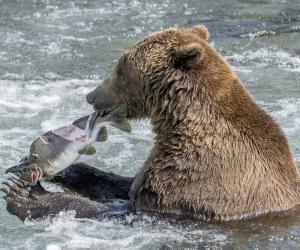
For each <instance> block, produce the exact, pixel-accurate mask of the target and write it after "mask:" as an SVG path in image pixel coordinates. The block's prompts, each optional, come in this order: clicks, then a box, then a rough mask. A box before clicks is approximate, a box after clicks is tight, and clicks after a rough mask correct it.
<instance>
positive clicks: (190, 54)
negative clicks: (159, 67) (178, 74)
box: [174, 43, 203, 71]
mask: <svg viewBox="0 0 300 250" xmlns="http://www.w3.org/2000/svg"><path fill="white" fill-rule="evenodd" d="M202 58H203V48H202V46H201V45H200V44H198V43H190V44H187V45H183V46H180V47H179V48H178V49H177V51H176V52H175V54H174V67H175V68H179V69H180V70H182V71H186V70H190V69H192V68H195V67H196V66H197V65H199V63H200V61H201V59H202Z"/></svg>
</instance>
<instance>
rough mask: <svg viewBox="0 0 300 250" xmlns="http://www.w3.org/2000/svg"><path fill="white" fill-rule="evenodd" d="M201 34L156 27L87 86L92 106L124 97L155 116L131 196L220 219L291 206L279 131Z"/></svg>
mask: <svg viewBox="0 0 300 250" xmlns="http://www.w3.org/2000/svg"><path fill="white" fill-rule="evenodd" d="M207 38H208V31H207V29H206V28H205V27H204V26H202V25H199V26H195V27H193V28H189V29H167V30H164V31H162V32H157V33H154V34H152V35H150V36H149V37H147V38H146V39H145V40H143V41H142V42H140V43H138V44H137V45H136V46H135V47H133V48H132V49H130V50H129V51H127V53H125V55H123V56H122V57H121V59H120V60H119V62H118V64H117V66H116V69H115V70H114V72H113V73H112V76H111V77H110V78H109V79H107V81H106V82H105V84H104V85H100V86H99V87H98V88H97V89H96V90H95V91H94V92H92V93H91V94H90V95H93V96H94V98H90V99H93V101H92V103H93V104H94V107H95V108H96V109H102V108H106V107H108V106H110V105H112V106H113V105H118V104H121V103H126V104H127V105H128V111H129V114H130V118H133V119H136V118H143V117H149V118H150V119H151V122H152V125H153V130H154V132H155V133H156V138H155V146H154V148H153V150H152V152H151V155H150V156H149V158H148V160H147V161H146V163H145V164H144V166H143V167H142V169H141V170H140V171H139V173H138V174H137V175H136V177H135V180H134V182H133V185H132V187H131V191H130V198H131V200H132V202H133V204H134V205H135V206H136V208H137V209H139V210H143V211H155V212H161V213H179V214H185V215H188V216H192V217H194V218H202V219H223V220H230V219H239V218H247V217H253V216H257V215H261V214H266V213H269V212H272V211H281V210H287V209H289V208H292V207H294V206H295V205H296V204H298V203H299V175H298V172H297V170H296V167H295V165H294V163H293V159H292V155H291V153H290V150H289V147H288V143H287V140H286V138H285V136H284V135H283V133H282V131H281V130H280V128H279V126H278V125H277V124H276V123H275V122H274V121H273V119H272V118H271V117H270V116H269V115H267V114H266V113H265V112H264V111H263V110H262V109H261V108H260V107H259V106H258V105H257V104H256V103H255V102H254V101H253V100H252V98H251V97H250V96H249V94H248V93H247V91H246V90H245V88H244V87H243V86H242V84H241V82H240V80H239V79H238V77H237V76H236V74H235V73H234V72H233V71H232V69H231V67H230V65H229V64H228V63H227V62H226V61H225V59H224V58H223V57H222V56H221V55H220V54H219V53H218V52H217V51H216V50H215V49H214V48H213V47H212V46H211V45H210V44H209V43H208V42H207Z"/></svg>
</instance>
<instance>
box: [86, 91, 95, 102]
mask: <svg viewBox="0 0 300 250" xmlns="http://www.w3.org/2000/svg"><path fill="white" fill-rule="evenodd" d="M96 95H97V91H96V90H93V91H91V92H90V93H88V94H87V95H86V101H87V102H88V103H89V104H91V105H93V104H94V102H95V99H96Z"/></svg>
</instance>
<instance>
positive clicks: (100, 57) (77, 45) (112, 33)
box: [0, 0, 300, 250]
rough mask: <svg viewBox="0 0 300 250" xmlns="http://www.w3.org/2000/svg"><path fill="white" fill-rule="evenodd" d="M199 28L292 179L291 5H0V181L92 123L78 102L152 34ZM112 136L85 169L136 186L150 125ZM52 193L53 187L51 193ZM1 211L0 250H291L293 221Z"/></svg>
mask: <svg viewBox="0 0 300 250" xmlns="http://www.w3.org/2000/svg"><path fill="white" fill-rule="evenodd" d="M199 23H203V24H205V25H206V26H207V27H208V29H209V31H210V33H211V38H210V42H211V44H213V45H214V46H215V47H216V49H217V50H218V51H219V52H220V53H221V54H222V55H223V56H225V57H226V59H227V60H228V61H229V63H230V64H231V65H232V67H233V69H234V70H235V71H236V73H237V74H238V75H239V77H240V78H241V79H242V81H243V82H244V83H245V85H246V88H247V89H248V90H249V91H250V93H251V94H252V95H253V97H254V98H255V100H256V101H257V102H258V103H259V105H261V106H262V107H263V108H264V109H265V110H266V111H268V112H269V113H270V114H271V115H272V116H273V117H274V119H275V120H276V121H277V122H278V123H279V124H280V125H281V126H282V128H283V130H284V131H285V133H286V135H287V137H288V139H289V143H290V147H291V149H292V152H293V154H294V157H295V161H296V162H297V165H298V167H300V44H299V41H300V1H299V0H290V1H288V0H287V1H282V0H239V1H238V0H222V1H211V0H185V1H183V0H173V1H171V0H169V1H167V0H166V1H159V0H147V1H142V0H139V1H129V0H128V1H126V0H118V1H117V0H116V1H108V0H107V1H105V0H98V1H96V0H90V1H87V0H86V1H85V0H78V1H70V0H64V1H62V0H61V1H58V0H56V1H55V0H52V1H50V0H24V1H21V0H0V163H1V165H0V181H3V180H4V179H5V178H6V176H5V175H4V171H5V169H6V168H7V167H9V166H11V165H13V164H15V163H16V162H17V161H18V160H19V159H20V158H21V157H23V156H24V155H26V154H27V153H28V150H29V145H30V144H31V142H32V141H33V140H34V139H35V138H36V137H37V136H38V135H39V134H41V133H42V132H45V131H47V130H49V129H53V128H56V127H58V126H62V125H65V124H68V123H70V122H72V121H73V120H74V119H76V118H78V117H80V116H82V115H86V114H89V113H90V112H92V108H91V107H90V106H89V105H88V104H87V103H86V102H85V95H86V94H87V93H88V92H89V91H90V90H92V89H93V88H94V87H95V86H97V85H98V84H100V83H101V81H102V79H103V78H104V77H105V76H106V75H107V74H108V73H109V72H110V70H111V68H112V67H113V65H114V64H115V63H116V60H117V59H118V57H119V56H120V55H122V53H123V52H124V51H125V50H126V49H128V48H130V47H131V46H132V45H134V44H135V43H136V42H138V41H139V40H140V39H142V38H143V37H145V36H147V35H148V34H150V33H151V32H154V31H159V30H162V29H164V28H168V27H188V26H192V25H195V24H199ZM133 127H134V130H133V133H132V134H125V133H122V132H121V131H119V130H114V129H112V128H109V140H108V141H107V142H105V143H98V144H97V145H96V147H97V151H98V153H97V155H95V156H91V157H84V158H82V161H85V162H87V163H89V164H92V165H94V166H97V167H98V168H100V169H102V170H105V171H113V172H116V173H118V174H122V175H128V176H134V174H135V173H136V172H137V170H138V169H139V168H140V167H141V166H142V164H143V162H144V161H145V159H146V158H147V155H148V153H149V151H150V149H151V147H152V145H153V134H152V132H151V128H150V125H149V122H148V121H142V122H134V123H133ZM49 189H53V190H55V187H52V186H49ZM5 207H6V204H5V202H4V201H3V200H2V199H0V249H49V250H50V249H120V248H122V249H195V248H197V249H198V248H206V247H207V248H223V247H224V248H236V249H239V248H241V249H245V248H256V247H257V248H270V249H274V248H278V249H281V248H295V249H296V248H299V247H300V220H297V219H295V220H292V221H290V222H287V221H284V222H280V221H279V222H278V221H277V222H276V223H270V224H268V225H265V224H264V225H261V224H259V223H248V224H247V225H231V226H226V225H222V226H221V225H209V224H205V223H188V222H175V221H169V220H161V219H158V218H156V217H150V216H143V217H142V218H139V219H137V217H136V216H134V215H132V216H128V217H127V218H126V219H125V220H118V219H109V220H103V221H93V220H77V219H74V214H73V213H70V212H67V213H61V214H60V215H58V216H56V217H54V218H52V219H45V220H42V221H34V222H33V221H27V222H25V224H24V223H22V222H21V221H19V220H18V219H17V218H16V217H13V216H11V215H9V214H8V213H7V212H6V208H5Z"/></svg>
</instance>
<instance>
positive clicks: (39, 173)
mask: <svg viewBox="0 0 300 250" xmlns="http://www.w3.org/2000/svg"><path fill="white" fill-rule="evenodd" d="M5 173H6V174H8V173H12V174H15V175H16V176H18V177H20V178H21V179H23V180H25V181H26V182H28V183H29V184H31V185H36V184H37V182H38V181H40V180H42V179H43V170H42V169H41V168H40V167H37V166H36V164H33V163H32V162H31V161H30V160H25V161H23V162H21V163H20V164H18V165H16V166H13V167H10V168H8V169H6V171H5Z"/></svg>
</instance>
